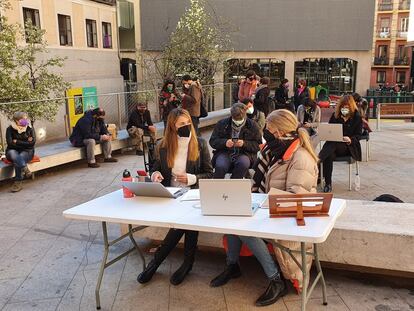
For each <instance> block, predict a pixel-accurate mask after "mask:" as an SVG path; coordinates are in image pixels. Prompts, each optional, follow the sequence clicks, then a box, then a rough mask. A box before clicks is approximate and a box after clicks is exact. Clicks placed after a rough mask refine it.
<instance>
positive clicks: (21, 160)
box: [6, 149, 34, 180]
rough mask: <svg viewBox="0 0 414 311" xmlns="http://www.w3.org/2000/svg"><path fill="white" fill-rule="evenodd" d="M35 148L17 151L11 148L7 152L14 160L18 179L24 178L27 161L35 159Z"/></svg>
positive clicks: (7, 155) (8, 157) (10, 158)
mask: <svg viewBox="0 0 414 311" xmlns="http://www.w3.org/2000/svg"><path fill="white" fill-rule="evenodd" d="M33 155H34V150H27V151H20V152H19V151H17V150H14V149H9V150H7V152H6V158H7V160H9V161H10V162H13V165H14V172H15V175H16V180H23V175H22V170H23V168H25V167H26V166H27V163H29V161H30V160H31V159H33Z"/></svg>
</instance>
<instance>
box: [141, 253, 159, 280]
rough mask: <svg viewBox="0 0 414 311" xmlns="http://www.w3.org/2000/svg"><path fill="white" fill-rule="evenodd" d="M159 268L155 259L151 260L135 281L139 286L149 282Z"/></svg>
mask: <svg viewBox="0 0 414 311" xmlns="http://www.w3.org/2000/svg"><path fill="white" fill-rule="evenodd" d="M159 266H160V264H159V263H158V262H156V261H155V259H153V260H151V261H150V262H149V264H148V265H147V267H146V268H145V270H144V271H142V272H141V273H140V274H139V275H138V277H137V281H138V282H139V283H141V284H144V283H147V282H149V281H151V279H152V277H153V276H154V274H155V272H156V271H157V269H158V267H159Z"/></svg>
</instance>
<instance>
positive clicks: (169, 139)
mask: <svg viewBox="0 0 414 311" xmlns="http://www.w3.org/2000/svg"><path fill="white" fill-rule="evenodd" d="M181 116H185V117H187V118H188V119H189V120H190V122H191V116H190V114H189V113H188V111H187V110H185V109H182V108H176V109H173V110H171V112H170V113H169V115H168V119H167V127H166V129H165V133H164V137H163V139H162V141H161V144H160V148H165V150H166V151H167V164H168V167H169V168H172V167H173V166H174V160H175V156H176V155H177V150H178V133H177V128H176V126H175V123H176V122H177V119H178V118H179V117H181ZM199 156H200V153H199V151H198V140H197V134H196V131H195V129H194V126H193V123H191V138H190V143H189V144H188V153H187V159H188V160H189V161H191V162H195V161H197V160H198V158H199Z"/></svg>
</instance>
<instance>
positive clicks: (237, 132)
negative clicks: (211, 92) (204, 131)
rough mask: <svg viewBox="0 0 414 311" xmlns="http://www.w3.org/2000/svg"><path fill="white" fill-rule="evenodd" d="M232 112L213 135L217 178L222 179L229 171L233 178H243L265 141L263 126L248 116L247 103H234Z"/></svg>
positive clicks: (215, 129) (219, 124) (217, 126)
mask: <svg viewBox="0 0 414 311" xmlns="http://www.w3.org/2000/svg"><path fill="white" fill-rule="evenodd" d="M230 114H231V116H230V117H228V118H225V119H223V120H220V121H219V122H218V123H217V124H216V126H215V127H214V130H213V133H212V134H211V137H210V141H209V142H210V146H211V147H212V148H213V149H214V151H213V160H212V162H213V166H214V178H220V179H222V178H224V177H225V175H226V174H227V173H230V174H231V178H232V179H241V178H244V177H245V176H246V174H247V171H248V170H249V167H251V165H252V164H253V163H254V161H255V160H256V154H257V151H259V144H261V143H262V136H261V134H260V129H259V127H258V125H257V124H256V122H254V121H252V120H250V119H249V118H247V117H246V106H245V105H244V104H242V103H235V104H233V106H232V107H231V109H230Z"/></svg>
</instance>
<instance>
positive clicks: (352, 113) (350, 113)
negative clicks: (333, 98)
mask: <svg viewBox="0 0 414 311" xmlns="http://www.w3.org/2000/svg"><path fill="white" fill-rule="evenodd" d="M329 123H339V124H342V132H343V136H344V137H343V142H335V141H327V142H326V143H325V144H324V145H323V148H322V150H321V152H320V153H319V158H320V161H321V162H322V163H323V177H324V178H325V187H324V188H323V191H324V192H331V191H332V171H333V161H334V160H335V158H336V157H343V156H352V158H354V159H355V160H356V161H361V144H360V142H359V140H360V137H361V134H362V118H361V115H360V114H359V112H358V107H357V105H356V103H355V100H354V98H353V97H352V95H345V96H343V97H342V98H341V99H340V100H339V103H338V104H337V105H336V108H335V112H334V113H333V114H332V116H331V118H330V119H329Z"/></svg>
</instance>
